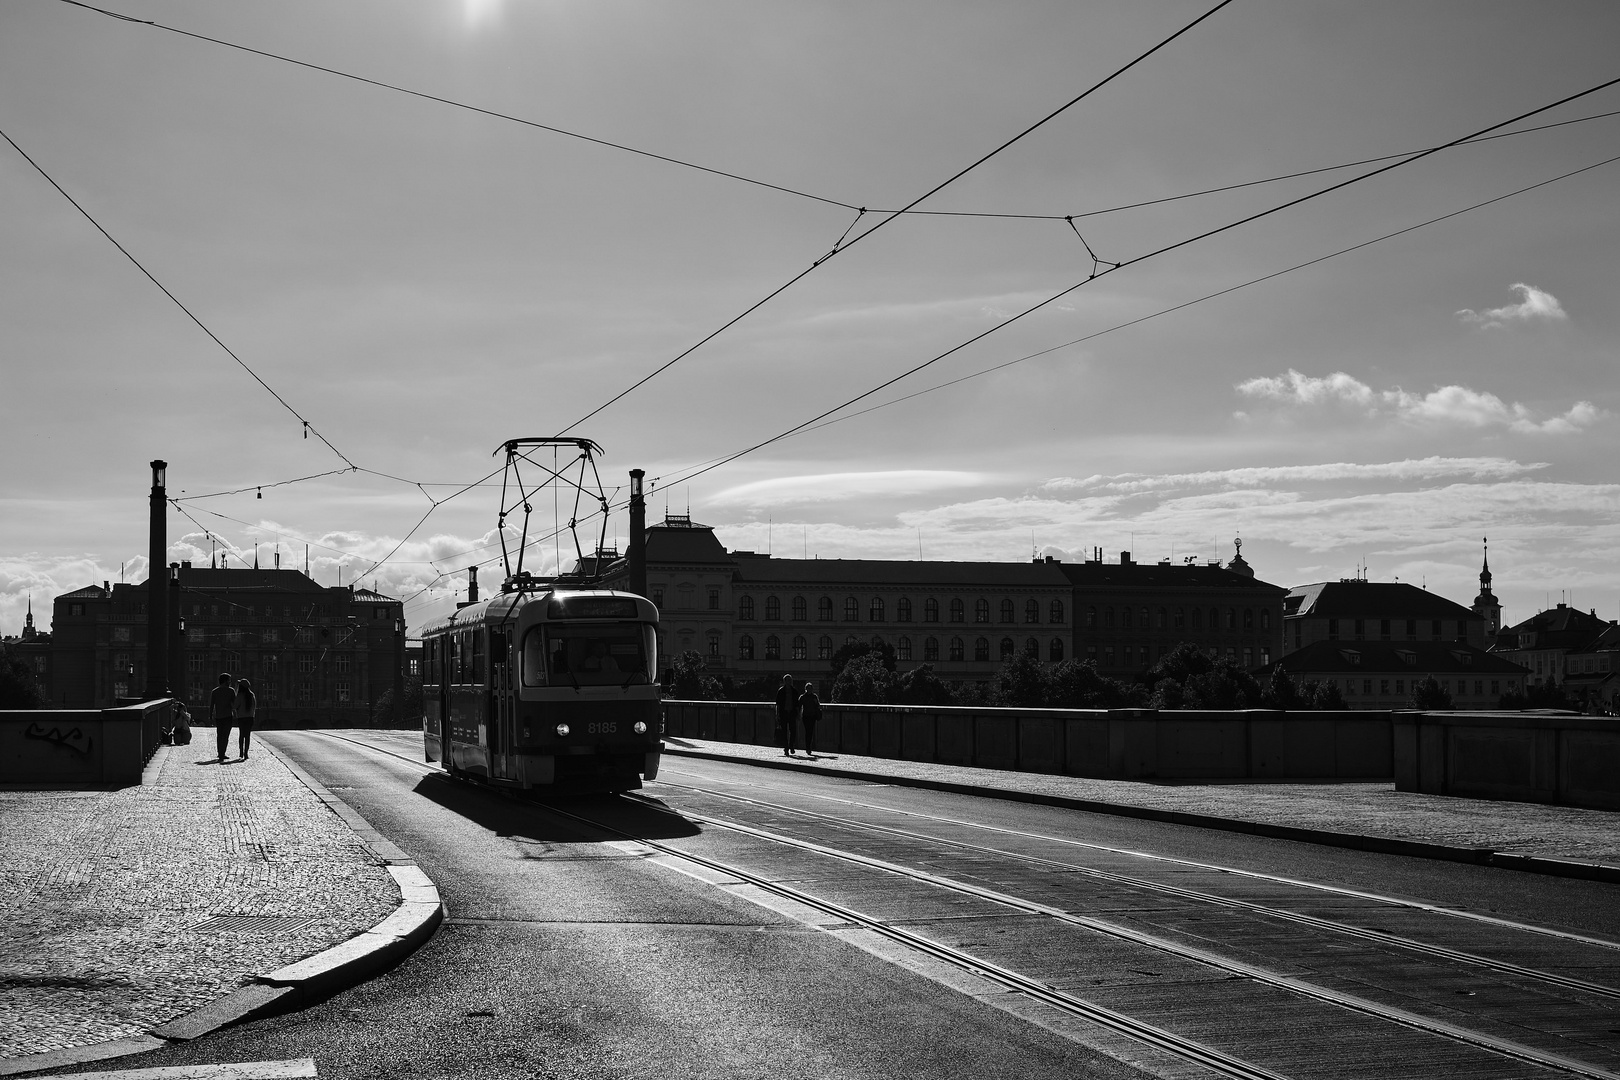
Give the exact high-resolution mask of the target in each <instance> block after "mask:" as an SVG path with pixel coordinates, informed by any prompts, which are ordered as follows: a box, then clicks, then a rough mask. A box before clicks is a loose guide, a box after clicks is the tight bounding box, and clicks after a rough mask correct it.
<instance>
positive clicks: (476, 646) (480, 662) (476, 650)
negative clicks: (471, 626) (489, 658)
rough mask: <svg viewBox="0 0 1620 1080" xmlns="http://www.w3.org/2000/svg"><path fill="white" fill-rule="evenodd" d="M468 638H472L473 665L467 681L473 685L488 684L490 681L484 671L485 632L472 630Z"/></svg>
mask: <svg viewBox="0 0 1620 1080" xmlns="http://www.w3.org/2000/svg"><path fill="white" fill-rule="evenodd" d="M467 636H468V637H470V638H472V664H471V665H469V667H468V670H467V681H468V682H471V683H485V682H488V681H489V679H488V678H487V674H486V672H485V669H484V632H483V631H482V630H471V631H469V632H468V634H467Z"/></svg>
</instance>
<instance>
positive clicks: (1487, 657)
mask: <svg viewBox="0 0 1620 1080" xmlns="http://www.w3.org/2000/svg"><path fill="white" fill-rule="evenodd" d="M1279 667H1280V668H1282V669H1283V670H1284V671H1287V672H1288V673H1289V674H1291V675H1292V674H1296V673H1297V674H1303V675H1322V674H1326V675H1341V674H1342V675H1353V674H1355V673H1357V672H1368V673H1374V674H1385V673H1394V674H1400V673H1402V672H1406V673H1409V674H1413V675H1525V674H1528V673H1529V669H1528V668H1526V667H1524V666H1523V665H1521V664H1515V663H1513V661H1511V660H1508V659H1505V658H1503V657H1501V656H1497V655H1495V654H1493V653H1488V652H1486V651H1484V650H1483V649H1476V648H1474V647H1473V646H1472V645H1465V644H1462V643H1461V642H1453V641H1313V642H1311V644H1309V645H1307V646H1305V647H1304V648H1302V649H1295V650H1294V651H1293V652H1291V653H1289V654H1288V655H1287V656H1284V657H1283V658H1282V659H1280V660H1276V661H1273V662H1272V663H1270V664H1267V665H1266V666H1265V667H1263V668H1261V669H1260V672H1259V674H1261V675H1269V674H1271V672H1272V671H1273V670H1274V669H1276V668H1279Z"/></svg>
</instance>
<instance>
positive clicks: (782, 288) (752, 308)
mask: <svg viewBox="0 0 1620 1080" xmlns="http://www.w3.org/2000/svg"><path fill="white" fill-rule="evenodd" d="M1230 3H1232V0H1220V2H1219V3H1217V4H1216V5H1215V6H1214V7H1212V8H1210V9H1209V10H1208V11H1206V12H1204V13H1203V14H1202V15H1200V16H1198V17H1197V18H1196V19H1194V20H1193V21H1192V22H1190V23H1188V24H1187V25H1185V26H1183V27H1181V29H1179V30H1177V31H1176V32H1175V33H1173V34H1171V35H1170V36H1169V37H1167V38H1165V39H1163V40H1162V41H1160V42H1159V43H1158V44H1156V45H1154V46H1153V47H1152V48H1150V49H1148V50H1147V51H1146V52H1143V53H1141V54H1139V55H1138V56H1136V57H1135V58H1134V59H1132V60H1130V61H1129V62H1127V63H1126V64H1124V65H1123V66H1121V67H1119V68H1116V69H1115V70H1114V71H1112V72H1111V73H1109V74H1108V75H1105V76H1104V77H1103V78H1101V79H1099V80H1098V81H1097V82H1095V83H1093V84H1092V85H1091V86H1089V87H1087V88H1086V89H1085V90H1082V91H1081V92H1080V93H1079V94H1076V95H1075V96H1074V97H1072V98H1070V99H1069V100H1068V101H1066V102H1064V103H1063V104H1062V105H1059V106H1058V107H1057V108H1055V109H1053V110H1052V111H1051V112H1049V113H1047V114H1046V115H1045V116H1043V117H1041V118H1040V119H1039V120H1037V121H1035V122H1034V123H1033V124H1030V125H1029V126H1028V127H1026V128H1024V129H1023V130H1022V131H1020V132H1018V133H1017V134H1016V135H1014V136H1012V137H1011V138H1010V139H1007V140H1006V141H1005V142H1002V143H1001V144H1000V145H999V146H997V147H995V148H994V149H992V150H990V151H989V152H988V153H985V154H982V155H980V156H979V157H978V158H976V159H975V160H974V161H972V162H971V163H970V164H968V165H966V166H964V167H963V168H961V169H958V170H957V171H956V172H954V173H952V174H951V175H950V176H948V177H946V178H945V179H944V180H942V181H940V182H939V183H938V184H935V185H934V186H933V187H931V188H929V189H928V190H927V191H925V192H923V193H922V194H921V195H919V196H917V197H916V198H915V199H912V200H911V201H910V202H909V203H907V204H906V205H905V206H903V207H901V208H900V209H899V210H894V211H891V212H890V213H888V214H886V215H884V217H883V218H882V219H881V220H879V221H877V222H875V223H874V224H872V225H871V226H869V227H868V228H867V229H865V230H864V231H862V232H859V233H856V234H855V236H854V238H853V239H846V238H848V236H849V231H848V230H847V229H846V230H845V232H844V236H843V237H840V238H839V242H838V244H837V246H835V247H833V248H832V249H831V250H830V251H828V252H827V254H825V255H823V256H822V257H821V258H819V259H817V260H816V261H815V262H813V263H811V264H810V265H809V266H807V267H805V268H804V269H803V270H801V271H799V273H797V274H795V275H794V276H793V277H792V278H791V279H789V280H788V281H787V282H785V283H784V284H782V285H779V286H778V287H776V288H775V289H773V290H771V292H770V293H768V294H766V295H765V296H764V297H762V298H761V299H759V300H756V301H755V302H754V303H753V304H750V305H749V306H748V307H747V308H746V309H744V310H743V311H742V312H741V313H740V314H738V315H736V316H734V317H733V318H731V319H729V320H727V321H726V322H725V323H723V324H722V325H721V326H719V327H718V328H717V329H715V330H713V331H711V332H710V333H708V334H706V335H704V337H703V338H702V339H701V340H699V341H698V342H697V343H696V344H694V345H692V346H690V347H688V348H687V349H685V350H683V351H682V352H680V353H679V354H677V355H676V356H674V357H673V358H671V359H670V360H667V361H665V362H664V363H663V364H661V365H659V366H658V367H656V368H654V369H653V370H652V371H650V372H648V373H647V374H646V375H643V376H642V377H641V378H639V379H637V380H636V381H635V382H633V383H631V384H630V385H629V386H627V387H625V388H624V389H623V390H621V391H619V392H618V393H617V394H614V395H613V396H612V397H611V398H609V399H608V400H606V401H604V402H603V403H602V404H600V405H598V406H597V407H596V408H594V409H592V410H591V411H590V412H588V413H586V414H585V415H584V416H581V417H580V418H579V419H578V420H575V421H574V422H573V423H571V424H569V425H568V426H567V427H565V428H563V429H562V431H561V432H559V434H563V433H566V432H568V431H571V430H572V429H574V428H576V427H578V426H579V425H580V424H583V423H584V422H585V421H587V420H589V419H590V418H591V417H593V416H595V415H596V414H597V413H600V412H601V411H602V410H604V409H606V408H608V407H609V406H611V405H613V404H614V403H615V402H618V401H621V400H623V399H624V398H625V397H627V396H629V395H630V394H632V393H634V392H635V391H636V390H637V389H639V388H640V387H643V386H645V385H646V384H647V383H649V382H651V381H652V380H653V379H655V378H657V377H658V376H659V375H661V374H663V373H664V372H666V371H668V370H669V369H670V368H672V367H674V366H675V365H676V364H678V363H680V362H681V361H682V360H684V359H686V358H687V357H688V356H691V355H692V354H693V353H694V352H696V351H697V350H699V349H701V348H702V347H703V346H704V345H707V344H708V343H709V342H711V341H713V340H714V339H715V338H717V337H719V336H720V335H721V334H723V333H725V332H726V331H727V330H729V329H731V328H732V327H733V326H736V325H737V324H738V323H740V322H742V321H743V320H744V319H746V318H747V317H748V316H750V315H752V314H753V313H754V312H756V311H758V310H759V309H760V308H762V307H764V306H765V305H766V304H768V303H770V302H771V301H772V300H774V299H776V298H777V297H778V296H781V295H782V294H783V293H785V292H787V291H788V290H789V289H791V288H792V287H793V286H794V285H796V284H798V283H799V282H800V281H802V280H804V278H806V277H808V276H809V275H810V274H812V273H813V272H815V271H816V270H817V269H818V268H820V267H822V266H824V265H826V263H827V262H828V261H829V260H830V259H832V258H833V257H834V256H836V255H840V254H842V253H843V252H845V251H848V250H849V249H850V248H852V247H854V246H855V245H856V244H858V243H860V242H861V241H862V240H865V239H866V238H867V237H868V236H871V235H872V234H873V233H875V232H877V231H878V230H879V229H881V228H883V227H884V226H885V225H887V224H889V223H890V222H892V221H894V220H895V219H896V218H898V217H900V216H901V215H903V214H904V213H905V212H906V211H908V210H910V209H911V208H912V207H914V206H916V205H917V204H918V203H921V202H923V201H924V200H926V199H929V198H931V197H932V196H934V195H937V194H938V193H939V192H941V191H943V190H945V188H947V187H949V186H950V185H952V184H954V183H956V181H958V180H960V179H961V178H962V177H964V176H966V175H967V174H968V173H970V172H972V171H973V170H974V169H977V168H978V167H979V166H981V165H983V164H984V163H985V162H987V161H989V160H990V159H991V158H993V157H995V156H996V155H998V154H1000V153H1002V152H1003V151H1005V150H1006V149H1008V148H1009V147H1011V146H1013V145H1014V144H1016V143H1018V142H1019V141H1021V140H1023V139H1025V138H1027V137H1028V136H1029V135H1031V134H1033V133H1034V132H1035V131H1037V130H1039V129H1040V128H1041V127H1043V126H1045V125H1046V124H1048V123H1050V122H1051V121H1052V120H1054V119H1056V118H1057V117H1059V116H1061V115H1062V114H1063V113H1065V112H1067V111H1068V110H1069V109H1071V108H1073V107H1074V106H1076V105H1078V104H1079V103H1080V102H1082V101H1084V100H1085V99H1086V98H1088V97H1090V96H1091V95H1092V94H1094V93H1096V92H1097V91H1098V90H1101V89H1102V88H1103V87H1105V86H1107V85H1108V84H1109V83H1111V82H1113V81H1114V80H1115V79H1117V78H1119V77H1120V76H1121V75H1124V74H1125V73H1126V72H1128V71H1130V70H1131V69H1132V68H1134V67H1136V66H1137V65H1138V64H1141V63H1143V62H1144V61H1146V60H1147V59H1148V58H1149V57H1151V56H1152V55H1153V54H1154V53H1156V52H1158V51H1159V50H1161V49H1163V48H1165V47H1167V46H1168V45H1169V44H1170V43H1171V42H1173V41H1175V40H1176V39H1177V38H1179V37H1181V36H1182V35H1183V34H1186V33H1187V32H1189V31H1190V30H1192V29H1193V27H1195V26H1197V25H1198V24H1199V23H1201V22H1203V21H1204V20H1205V19H1208V18H1210V17H1211V16H1213V15H1214V14H1215V13H1216V12H1218V11H1220V10H1221V9H1222V8H1224V7H1226V6H1227V5H1228V4H1230ZM852 209H857V210H858V209H859V208H858V207H856V208H852ZM860 216H861V215H857V220H859V217H860Z"/></svg>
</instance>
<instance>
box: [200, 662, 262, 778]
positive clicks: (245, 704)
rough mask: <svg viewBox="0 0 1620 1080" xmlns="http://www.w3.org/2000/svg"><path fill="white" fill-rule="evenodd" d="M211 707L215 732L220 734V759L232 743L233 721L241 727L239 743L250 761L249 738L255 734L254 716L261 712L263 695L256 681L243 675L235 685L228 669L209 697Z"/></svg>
mask: <svg viewBox="0 0 1620 1080" xmlns="http://www.w3.org/2000/svg"><path fill="white" fill-rule="evenodd" d="M208 711H209V712H210V713H211V714H213V720H214V732H215V734H216V735H217V736H218V738H219V760H220V761H221V762H223V761H224V760H225V751H226V750H227V749H228V748H229V747H230V745H231V724H232V723H233V722H234V723H235V724H236V726H237V727H238V728H240V729H241V735H240V736H238V739H237V747H238V749H239V750H240V751H241V754H242V758H241V760H243V761H246V760H247V755H248V741H249V740H250V739H251V738H252V736H253V719H254V717H255V716H256V715H258V711H259V699H258V696H257V695H256V694H254V693H253V683H252V682H250V681H248V680H247V679H243V680H242V681H241V682H240V683H238V684H237V685H236V686H235V687H234V688H233V687H232V686H231V677H230V675H229V674H228V673H221V674H220V677H219V685H218V686H216V687H214V692H213V694H212V695H211V696H210V697H209V699H208Z"/></svg>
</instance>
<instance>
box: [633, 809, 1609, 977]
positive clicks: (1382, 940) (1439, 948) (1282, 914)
mask: <svg viewBox="0 0 1620 1080" xmlns="http://www.w3.org/2000/svg"><path fill="white" fill-rule="evenodd" d="M654 783H658V784H662V785H664V786H666V787H673V788H679V789H682V790H685V791H696V792H701V793H703V794H705V795H713V796H715V797H717V798H722V799H731V800H734V801H737V802H742V803H748V804H751V805H754V806H761V807H766V808H769V809H771V810H781V811H785V812H788V813H794V814H800V815H803V816H805V817H809V818H814V819H817V820H821V821H826V822H830V823H832V824H835V825H841V826H854V827H856V828H860V829H866V830H868V831H871V832H877V833H885V834H888V835H892V836H899V837H904V838H905V839H908V840H922V841H925V842H927V843H933V844H940V845H942V846H945V847H955V848H962V849H964V850H966V851H974V852H979V853H981V854H985V855H996V856H1000V857H1002V858H1006V859H1010V860H1015V861H1019V862H1025V863H1034V864H1039V865H1043V866H1051V867H1054V868H1056V869H1059V870H1064V871H1069V872H1074V873H1078V874H1080V875H1082V876H1085V877H1091V878H1095V879H1097V880H1101V881H1106V882H1108V883H1110V884H1119V885H1125V886H1128V887H1130V888H1135V889H1142V890H1144V891H1149V892H1154V893H1159V894H1161V895H1165V896H1174V897H1178V898H1181V899H1185V900H1192V901H1196V902H1198V903H1204V904H1211V905H1215V906H1218V907H1225V908H1231V909H1235V910H1238V911H1246V912H1252V913H1254V914H1258V915H1264V916H1267V917H1270V918H1274V919H1280V920H1284V921H1287V922H1292V923H1298V924H1300V925H1303V926H1308V927H1311V928H1313V929H1317V930H1323V931H1327V932H1330V933H1334V934H1339V935H1341V936H1345V937H1352V938H1358V939H1361V940H1364V941H1370V942H1373V943H1376V944H1380V945H1388V946H1391V947H1395V948H1400V949H1404V950H1408V951H1411V952H1416V953H1420V954H1422V955H1425V956H1430V957H1433V958H1436V959H1440V960H1446V961H1450V962H1452V963H1457V964H1467V965H1472V966H1475V967H1481V968H1486V969H1488V970H1491V971H1495V972H1498V973H1500V974H1503V975H1512V976H1515V977H1517V978H1522V979H1529V980H1533V981H1536V982H1543V983H1548V984H1550V985H1553V986H1559V987H1562V988H1563V989H1566V990H1574V991H1577V992H1579V993H1583V994H1591V995H1594V996H1597V997H1607V998H1615V999H1620V987H1613V986H1606V985H1604V984H1602V983H1594V982H1588V981H1587V980H1585V979H1574V978H1570V977H1569V976H1567V975H1559V974H1557V973H1556V972H1551V971H1543V970H1541V969H1539V968H1530V967H1524V966H1522V965H1520V964H1512V963H1508V962H1507V961H1505V960H1494V959H1492V958H1490V957H1488V956H1480V955H1478V954H1476V953H1469V952H1463V951H1461V950H1458V949H1450V948H1447V947H1445V946H1443V945H1431V944H1429V943H1428V942H1424V941H1418V940H1416V939H1415V938H1409V937H1404V936H1402V935H1400V934H1394V933H1390V932H1389V931H1387V930H1376V929H1372V928H1369V927H1362V926H1353V925H1351V924H1349V923H1342V922H1338V921H1336V920H1333V919H1324V918H1321V917H1319V916H1316V915H1306V914H1304V913H1302V912H1297V911H1289V910H1288V909H1287V908H1278V907H1272V906H1270V905H1267V904H1257V903H1254V902H1253V901H1250V900H1239V899H1235V898H1233V897H1229V896H1221V895H1219V894H1218V893H1209V892H1203V891H1200V890H1197V889H1187V888H1182V887H1181V886H1179V885H1167V884H1165V883H1163V882H1158V881H1151V880H1149V879H1147V878H1139V877H1134V876H1132V875H1130V874H1120V873H1115V872H1114V871H1111V870H1099V869H1097V868H1096V867H1093V866H1086V865H1084V864H1082V863H1072V862H1065V861H1063V860H1061V859H1049V858H1046V857H1044V856H1041V855H1029V854H1025V853H1023V852H1017V851H1008V850H1006V849H1004V848H996V847H988V846H985V845H982V844H970V843H968V842H966V841H964V840H950V839H946V838H944V837H939V836H931V835H929V834H928V833H922V832H914V831H912V830H910V829H901V828H896V827H895V826H892V825H879V824H876V823H874V822H869V821H861V820H859V819H856V818H845V817H838V816H836V815H833V814H822V813H818V812H816V811H814V810H805V809H803V808H801V807H796V806H789V805H786V804H784V803H776V802H770V801H767V800H765V799H756V798H752V797H750V796H747V795H736V794H733V793H731V792H727V791H716V790H714V789H712V788H703V787H697V786H695V785H691V784H676V783H671V782H670V781H667V780H657V781H654Z"/></svg>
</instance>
